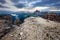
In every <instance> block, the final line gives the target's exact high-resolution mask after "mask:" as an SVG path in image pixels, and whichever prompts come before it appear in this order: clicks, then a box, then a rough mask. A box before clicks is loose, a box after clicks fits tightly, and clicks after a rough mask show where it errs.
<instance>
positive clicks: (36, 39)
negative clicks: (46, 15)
mask: <svg viewBox="0 0 60 40" xmlns="http://www.w3.org/2000/svg"><path fill="white" fill-rule="evenodd" d="M14 27H15V28H14V29H13V30H12V31H11V32H10V33H7V34H6V35H5V36H4V37H2V39H1V40H60V23H58V22H54V21H50V20H46V19H43V18H41V17H30V18H27V19H25V20H24V23H23V24H21V25H20V26H16V25H14Z"/></svg>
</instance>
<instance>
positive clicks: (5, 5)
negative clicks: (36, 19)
mask: <svg viewBox="0 0 60 40" xmlns="http://www.w3.org/2000/svg"><path fill="white" fill-rule="evenodd" d="M0 10H9V11H35V10H40V11H41V10H45V11H47V10H50V11H52V10H54V11H57V10H58V11H60V0H0Z"/></svg>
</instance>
